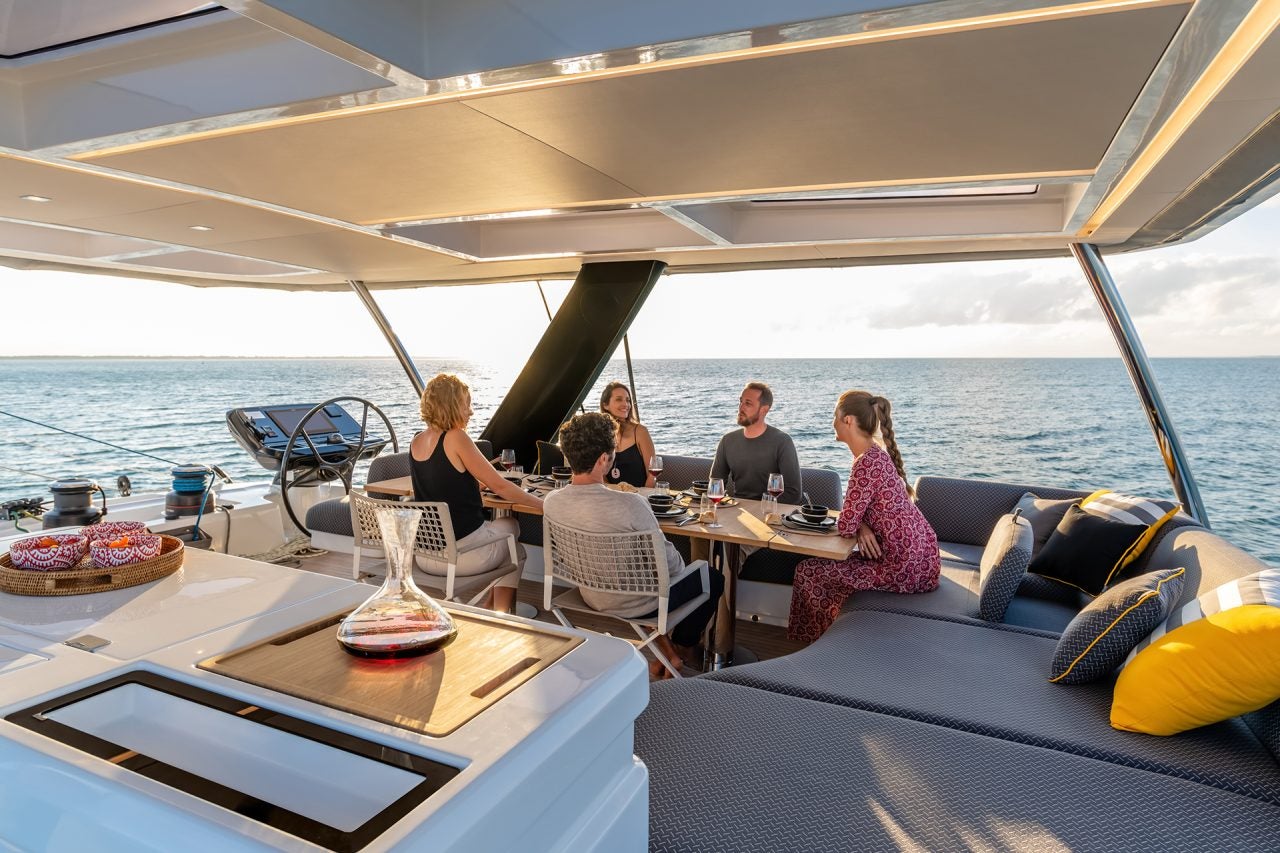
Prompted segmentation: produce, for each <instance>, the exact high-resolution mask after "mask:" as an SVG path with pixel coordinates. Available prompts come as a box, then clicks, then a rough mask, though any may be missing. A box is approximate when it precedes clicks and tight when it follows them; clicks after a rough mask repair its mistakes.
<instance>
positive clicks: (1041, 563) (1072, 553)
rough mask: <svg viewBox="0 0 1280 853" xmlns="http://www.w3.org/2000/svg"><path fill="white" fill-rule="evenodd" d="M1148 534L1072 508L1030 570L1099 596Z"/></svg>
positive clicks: (1141, 526)
mask: <svg viewBox="0 0 1280 853" xmlns="http://www.w3.org/2000/svg"><path fill="white" fill-rule="evenodd" d="M1145 532H1146V527H1145V526H1143V525H1141V524H1126V523H1124V522H1122V521H1119V520H1117V519H1111V518H1106V517H1104V516H1100V515H1094V514H1092V513H1089V512H1085V511H1084V510H1082V509H1081V508H1080V507H1079V506H1070V507H1067V513H1066V515H1064V516H1063V517H1062V521H1060V522H1059V523H1058V529H1057V530H1055V531H1053V535H1052V536H1050V537H1049V541H1048V542H1046V543H1045V546H1044V547H1043V548H1041V549H1040V553H1039V554H1036V556H1035V559H1033V560H1032V561H1031V565H1030V566H1028V567H1027V571H1029V572H1034V573H1035V574H1037V575H1044V576H1046V577H1050V578H1054V579H1056V580H1060V581H1062V582H1063V583H1066V584H1071V585H1072V586H1074V587H1077V588H1079V589H1082V590H1084V591H1085V592H1087V593H1089V594H1090V595H1099V594H1100V593H1101V592H1102V591H1103V590H1104V589H1106V588H1107V584H1109V583H1110V582H1111V579H1112V578H1113V577H1114V576H1115V574H1116V572H1118V571H1119V570H1120V566H1121V564H1122V563H1123V562H1124V558H1125V555H1127V554H1128V553H1130V551H1132V549H1133V547H1134V545H1135V543H1137V541H1138V539H1139V538H1140V537H1141V536H1142V535H1143V534H1144V533H1145Z"/></svg>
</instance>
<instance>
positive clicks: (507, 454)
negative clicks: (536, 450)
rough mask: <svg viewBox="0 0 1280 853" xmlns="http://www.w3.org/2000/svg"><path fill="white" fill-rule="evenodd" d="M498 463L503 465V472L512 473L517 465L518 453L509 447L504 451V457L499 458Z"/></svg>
mask: <svg viewBox="0 0 1280 853" xmlns="http://www.w3.org/2000/svg"><path fill="white" fill-rule="evenodd" d="M498 462H499V463H500V464H501V465H502V468H503V470H506V471H510V470H511V468H512V466H514V465H515V464H516V452H515V451H514V450H512V449H511V448H510V447H508V448H507V449H506V450H503V451H502V455H501V456H499V457H498Z"/></svg>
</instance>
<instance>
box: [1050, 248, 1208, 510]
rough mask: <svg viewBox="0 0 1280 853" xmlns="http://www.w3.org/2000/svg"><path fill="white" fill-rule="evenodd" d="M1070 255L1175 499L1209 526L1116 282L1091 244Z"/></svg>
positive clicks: (1072, 249)
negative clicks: (1135, 397) (1122, 367)
mask: <svg viewBox="0 0 1280 853" xmlns="http://www.w3.org/2000/svg"><path fill="white" fill-rule="evenodd" d="M1071 254H1073V255H1075V258H1076V260H1077V261H1078V262H1079V263H1080V269H1082V270H1084V275H1085V278H1087V279H1088V280H1089V287H1090V288H1091V289H1092V290H1093V295H1094V296H1095V297H1096V298H1097V300H1098V307H1099V308H1101V309H1102V316H1103V317H1104V318H1105V319H1106V321H1107V325H1108V326H1109V327H1110V328H1111V334H1112V335H1113V336H1114V337H1115V339H1116V346H1117V347H1118V348H1119V349H1120V357H1121V358H1123V359H1124V364H1125V367H1126V368H1127V369H1128V371H1129V379H1130V380H1131V381H1132V382H1133V387H1134V390H1135V391H1137V392H1138V399H1139V401H1140V402H1141V403H1142V410H1143V411H1144V412H1146V415H1147V421H1148V422H1150V424H1151V431H1152V432H1153V433H1155V436H1156V445H1157V446H1158V447H1159V449H1160V458H1161V459H1163V460H1164V465H1165V468H1167V469H1168V470H1169V479H1170V480H1171V481H1172V482H1173V488H1174V491H1175V492H1177V495H1178V500H1180V501H1181V502H1182V507H1183V509H1185V510H1186V511H1187V513H1188V514H1189V515H1190V516H1191V517H1192V518H1194V519H1195V520H1196V521H1198V522H1200V523H1201V524H1203V525H1204V526H1205V527H1208V526H1209V516H1208V514H1207V513H1206V512H1205V511H1204V502H1203V501H1202V500H1201V499H1200V490H1199V489H1198V488H1196V481H1195V478H1193V477H1192V476H1191V466H1190V465H1189V464H1188V463H1187V455H1186V453H1185V451H1183V449H1182V442H1181V441H1179V440H1178V434H1177V433H1176V432H1174V429H1173V421H1172V420H1171V419H1170V418H1169V412H1168V410H1167V409H1166V408H1165V405H1164V400H1163V399H1161V397H1160V389H1159V388H1157V387H1156V377H1155V374H1154V373H1153V372H1152V370H1151V361H1150V360H1149V359H1148V358H1147V353H1146V350H1144V349H1143V347H1142V341H1141V340H1140V339H1139V338H1138V331H1137V329H1136V328H1134V325H1133V320H1132V319H1130V317H1129V311H1128V309H1126V308H1125V306H1124V300H1122V299H1121V298H1120V291H1118V290H1117V289H1116V283H1115V280H1114V279H1112V278H1111V273H1110V271H1109V270H1108V269H1107V265H1106V264H1105V263H1103V261H1102V254H1101V253H1100V252H1099V251H1098V247H1097V246H1095V245H1093V244H1092V243H1073V244H1072V246H1071Z"/></svg>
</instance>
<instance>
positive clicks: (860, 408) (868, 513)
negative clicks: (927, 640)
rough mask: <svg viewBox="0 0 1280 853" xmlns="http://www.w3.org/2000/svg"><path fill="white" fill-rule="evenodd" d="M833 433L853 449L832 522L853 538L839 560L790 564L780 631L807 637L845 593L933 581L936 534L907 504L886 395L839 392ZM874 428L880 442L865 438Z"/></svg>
mask: <svg viewBox="0 0 1280 853" xmlns="http://www.w3.org/2000/svg"><path fill="white" fill-rule="evenodd" d="M835 430H836V439H837V440H838V441H842V442H844V443H845V444H847V445H848V446H849V450H850V451H852V453H853V471H852V473H851V474H850V475H849V489H848V491H847V492H846V493H845V496H844V509H843V510H842V511H841V512H840V521H839V522H838V523H837V527H838V528H839V531H840V535H841V536H844V537H846V538H850V539H857V540H858V553H857V554H855V555H854V556H851V557H849V558H848V559H846V560H825V559H821V558H818V557H814V558H811V559H808V560H805V561H803V562H801V563H800V564H799V565H798V566H796V579H795V583H794V585H793V589H792V595H791V618H790V621H789V622H788V623H787V633H788V634H789V635H790V637H791V638H792V639H793V640H803V641H805V642H813V641H814V640H816V639H818V637H820V636H822V633H823V632H824V631H826V630H827V628H829V627H830V626H831V623H832V622H833V621H834V620H835V618H836V616H837V615H839V613H840V608H841V606H843V604H844V601H845V599H846V598H848V597H849V594H850V593H852V592H856V591H858V590H864V589H876V590H884V591H886V592H901V593H912V592H928V591H929V590H932V589H937V587H938V573H939V572H940V570H941V561H940V559H939V556H938V537H937V534H935V533H934V532H933V528H932V527H930V526H929V522H928V521H925V518H924V515H922V514H921V512H920V510H919V509H917V508H916V505H915V504H914V503H913V502H912V500H911V498H912V495H911V488H910V487H909V486H908V485H907V474H906V469H904V468H903V466H902V456H901V454H899V453H898V444H897V442H896V441H895V440H894V437H893V421H892V420H891V419H890V417H889V401H888V400H886V399H885V398H884V397H877V396H875V395H874V394H869V393H867V392H866V391H846V392H845V393H843V394H841V395H840V401H839V402H838V403H836V416H835ZM877 432H879V433H880V435H881V436H882V437H883V439H884V447H881V446H880V445H879V444H877V443H876V442H875V440H874V438H873V436H874V435H875V434H876V433H877Z"/></svg>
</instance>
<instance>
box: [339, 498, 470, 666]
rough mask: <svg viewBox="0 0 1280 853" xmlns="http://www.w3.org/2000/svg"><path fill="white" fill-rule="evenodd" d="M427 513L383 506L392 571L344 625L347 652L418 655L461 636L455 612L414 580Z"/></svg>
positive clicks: (381, 513)
mask: <svg viewBox="0 0 1280 853" xmlns="http://www.w3.org/2000/svg"><path fill="white" fill-rule="evenodd" d="M421 518H422V512H421V510H416V509H392V508H380V509H379V510H378V529H379V530H381V532H382V542H383V545H384V546H385V548H386V554H387V577H386V580H384V581H383V582H382V586H381V588H379V589H378V591H377V592H375V593H374V594H373V596H372V597H371V598H370V599H369V600H368V601H366V602H365V603H364V604H361V605H360V606H359V607H357V608H356V609H355V611H353V612H352V613H351V615H350V616H348V617H347V618H346V619H343V620H342V622H341V624H339V625H338V643H339V644H340V645H341V646H342V648H343V649H344V650H346V651H347V652H349V653H351V654H353V655H357V656H359V657H366V658H407V657H415V656H417V655H425V654H430V653H431V652H434V651H436V650H437V649H442V648H444V647H445V646H447V645H449V644H450V643H452V642H453V640H454V638H455V637H457V636H458V627H457V625H455V624H454V622H453V618H452V617H451V616H450V615H449V614H448V613H447V612H446V611H445V609H444V608H443V607H441V606H440V605H439V604H436V603H435V602H434V601H432V600H431V598H430V597H429V596H428V595H427V594H426V593H425V592H423V591H422V590H420V589H418V585H417V584H416V583H414V582H413V543H414V539H415V537H416V536H417V533H418V522H419V520H420V519H421Z"/></svg>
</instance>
